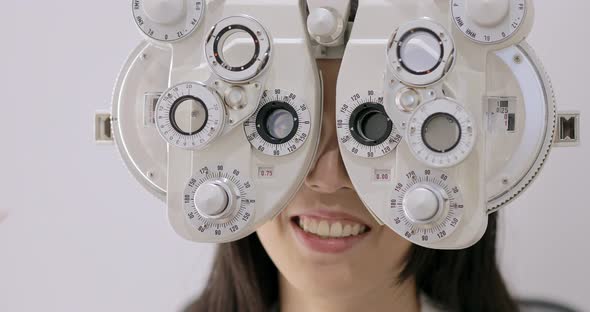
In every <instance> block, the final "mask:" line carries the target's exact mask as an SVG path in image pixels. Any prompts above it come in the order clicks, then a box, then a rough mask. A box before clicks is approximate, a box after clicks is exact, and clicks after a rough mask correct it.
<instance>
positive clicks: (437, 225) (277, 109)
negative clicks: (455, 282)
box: [96, 0, 579, 249]
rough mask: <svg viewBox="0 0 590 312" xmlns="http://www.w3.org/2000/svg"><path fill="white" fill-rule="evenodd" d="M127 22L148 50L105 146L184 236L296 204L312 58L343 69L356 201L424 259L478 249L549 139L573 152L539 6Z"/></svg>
mask: <svg viewBox="0 0 590 312" xmlns="http://www.w3.org/2000/svg"><path fill="white" fill-rule="evenodd" d="M131 11H132V14H133V18H134V20H135V23H136V25H137V26H138V28H139V29H140V30H141V33H142V35H143V37H144V40H143V41H142V42H141V43H140V45H139V46H138V47H137V48H136V49H135V50H134V51H133V52H132V53H131V55H130V57H129V59H128V61H127V62H126V64H125V66H124V67H123V69H122V71H121V73H120V75H119V78H118V80H117V84H116V87H115V90H114V95H113V101H112V111H111V114H110V115H109V114H103V115H97V123H96V124H97V138H103V139H105V140H109V139H111V138H112V140H114V142H115V143H116V145H117V147H118V149H119V152H120V153H121V155H122V157H123V159H124V161H125V163H126V165H127V167H128V169H129V170H130V171H131V172H132V173H133V175H134V176H135V177H136V178H137V180H138V181H139V182H140V183H141V184H142V185H143V186H144V187H145V188H147V189H148V190H149V191H150V192H151V193H152V194H154V195H155V196H157V197H158V198H160V199H162V200H164V201H166V204H167V207H168V217H169V221H170V223H171V225H172V227H173V228H174V230H175V231H176V232H177V233H178V234H179V235H180V236H182V237H184V238H186V239H188V240H192V241H197V242H228V241H233V240H237V239H240V238H243V237H245V236H247V235H249V234H251V233H252V232H254V231H255V230H256V229H257V228H258V227H259V226H260V225H262V224H263V223H265V222H266V221H268V220H269V219H271V218H272V217H274V216H275V215H277V214H278V213H279V212H280V211H281V210H282V209H283V208H285V207H286V205H287V204H288V203H289V201H290V200H291V198H292V197H293V196H294V194H295V193H296V192H297V190H298V189H299V187H300V186H301V184H302V183H303V180H304V178H305V176H306V175H307V173H308V172H309V170H310V168H311V167H312V165H313V161H314V159H315V156H316V150H317V146H318V142H319V137H320V128H321V121H322V80H321V79H322V78H321V73H319V71H318V69H317V66H316V59H318V58H341V59H342V67H341V71H340V73H339V78H338V85H337V108H336V112H337V116H336V118H337V133H338V140H339V143H340V149H341V154H342V157H343V160H344V163H345V165H346V169H347V171H348V173H349V176H350V178H351V180H352V182H353V184H354V186H355V189H356V191H357V192H358V194H359V196H360V197H361V199H362V201H363V202H364V203H365V205H366V207H367V209H369V211H370V212H371V213H372V215H373V216H374V217H375V218H376V220H377V221H378V222H379V223H380V224H385V225H387V226H388V227H390V228H391V229H393V230H394V231H396V232H397V233H398V234H399V235H401V236H403V237H405V238H406V239H408V240H410V241H412V242H413V243H415V244H418V245H421V246H424V247H428V248H436V249H461V248H466V247H469V246H471V245H473V244H474V243H476V242H477V241H478V240H479V239H480V238H481V237H482V235H483V233H484V232H485V229H486V227H487V217H488V214H490V213H492V212H495V211H497V210H498V209H500V208H502V207H503V206H505V205H506V204H508V203H510V202H511V201H513V200H514V199H515V198H516V197H518V196H519V195H520V194H521V193H522V192H523V191H524V190H525V189H526V188H527V187H528V186H529V185H530V184H531V182H532V181H533V180H534V179H535V178H536V177H537V176H538V175H539V172H540V170H541V168H542V166H543V164H544V163H545V161H546V158H547V156H548V155H549V152H550V149H551V147H552V145H553V144H554V142H558V143H560V144H562V145H575V144H576V142H577V141H578V140H579V137H578V128H577V127H579V116H578V115H577V114H564V115H563V116H560V118H558V114H557V112H556V107H555V102H554V95H553V90H552V88H551V84H550V82H549V79H548V77H547V75H546V73H545V71H544V69H543V67H542V65H541V63H540V61H539V60H538V59H537V58H536V56H535V53H534V51H533V49H532V48H531V47H530V46H529V45H528V44H527V43H526V37H527V35H528V34H529V32H530V31H531V28H532V25H533V19H534V7H533V3H532V0H495V1H487V0H420V1H416V0H361V1H359V3H358V4H356V3H355V4H354V5H351V2H350V1H349V0H347V1H345V0H307V1H302V0H277V1H263V0H208V1H205V0H132V1H131ZM353 17H354V19H353ZM349 20H351V21H350V22H349ZM352 20H353V21H352Z"/></svg>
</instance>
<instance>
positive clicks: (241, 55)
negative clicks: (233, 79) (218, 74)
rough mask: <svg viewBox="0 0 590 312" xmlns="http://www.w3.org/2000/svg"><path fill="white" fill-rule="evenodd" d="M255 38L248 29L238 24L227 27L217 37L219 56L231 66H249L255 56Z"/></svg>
mask: <svg viewBox="0 0 590 312" xmlns="http://www.w3.org/2000/svg"><path fill="white" fill-rule="evenodd" d="M257 44H258V42H257V39H255V38H254V34H252V33H251V32H250V31H249V29H247V28H244V27H241V26H239V25H236V26H234V28H231V27H230V28H229V29H228V30H227V31H226V32H225V33H223V34H222V35H221V36H220V39H219V47H220V49H219V51H220V55H219V57H220V58H221V59H222V60H223V63H224V65H226V66H228V67H232V68H240V69H241V68H243V67H244V68H245V67H249V66H250V65H251V63H253V61H255V60H256V57H257V51H256V48H257Z"/></svg>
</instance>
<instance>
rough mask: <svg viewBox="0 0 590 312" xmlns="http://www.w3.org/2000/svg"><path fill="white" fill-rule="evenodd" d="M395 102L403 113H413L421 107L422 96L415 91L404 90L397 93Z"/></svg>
mask: <svg viewBox="0 0 590 312" xmlns="http://www.w3.org/2000/svg"><path fill="white" fill-rule="evenodd" d="M395 102H396V104H397V106H398V108H399V109H401V110H402V111H404V112H411V111H413V110H414V109H415V108H416V107H418V105H420V94H418V92H416V90H414V89H410V88H404V89H402V90H400V91H399V92H398V93H397V95H396V98H395Z"/></svg>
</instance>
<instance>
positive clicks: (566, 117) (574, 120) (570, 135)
mask: <svg viewBox="0 0 590 312" xmlns="http://www.w3.org/2000/svg"><path fill="white" fill-rule="evenodd" d="M553 143H554V145H555V146H556V147H574V146H578V145H579V144H580V112H575V111H567V112H557V129H556V131H555V139H554V140H553Z"/></svg>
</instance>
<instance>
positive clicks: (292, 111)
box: [244, 89, 311, 156]
mask: <svg viewBox="0 0 590 312" xmlns="http://www.w3.org/2000/svg"><path fill="white" fill-rule="evenodd" d="M310 130H311V113H310V111H309V108H308V107H307V106H306V105H305V103H303V101H302V100H301V98H300V97H298V96H297V95H296V94H295V93H292V92H289V91H287V90H282V89H275V90H267V91H264V93H263V95H262V99H261V100H260V104H259V106H258V109H257V111H256V113H255V114H254V115H252V117H250V119H248V120H247V121H246V122H245V123H244V131H245V134H246V137H247V139H248V141H250V143H251V144H252V146H253V147H254V148H255V149H257V150H258V151H260V152H261V153H264V154H266V155H270V156H285V155H289V154H291V153H294V152H295V151H297V150H298V149H299V148H300V147H301V146H303V144H304V143H305V142H306V141H307V138H308V136H309V132H310Z"/></svg>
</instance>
